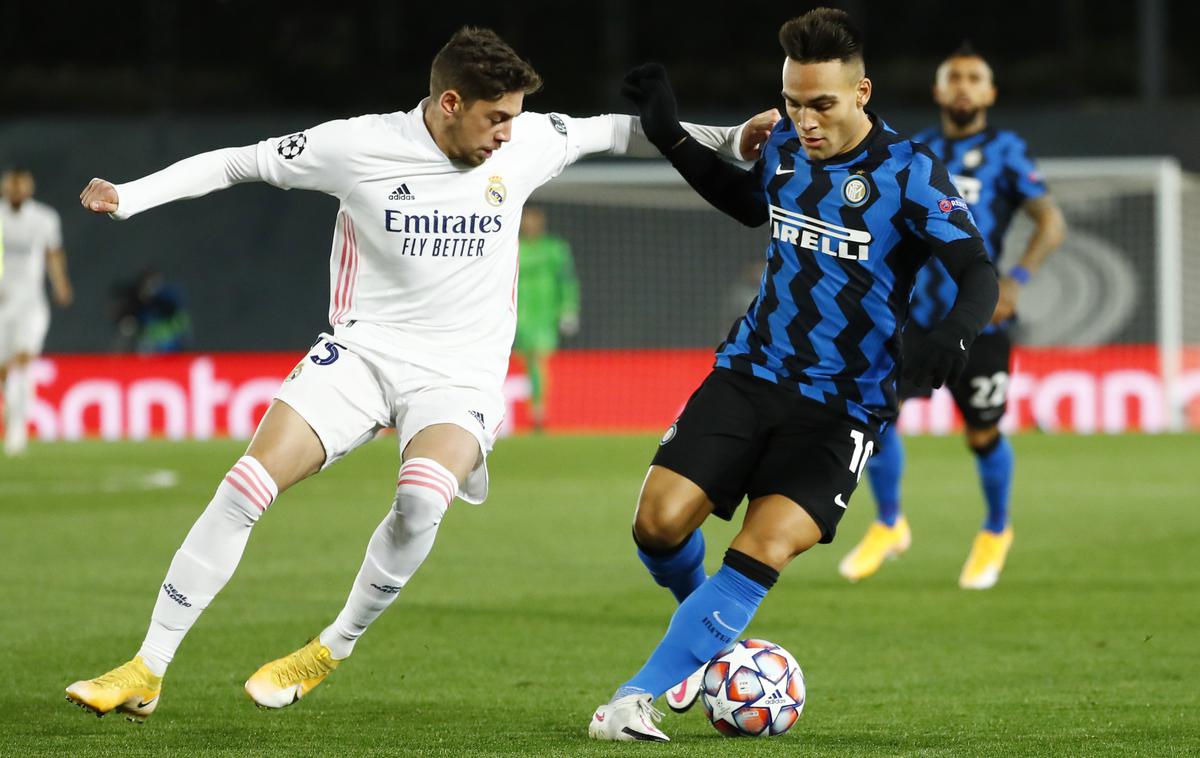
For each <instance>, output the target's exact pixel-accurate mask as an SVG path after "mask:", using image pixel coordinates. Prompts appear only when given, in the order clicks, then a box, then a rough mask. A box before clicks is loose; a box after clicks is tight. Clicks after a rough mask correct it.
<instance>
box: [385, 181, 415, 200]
mask: <svg viewBox="0 0 1200 758" xmlns="http://www.w3.org/2000/svg"><path fill="white" fill-rule="evenodd" d="M416 199H417V196H416V195H414V194H413V193H411V192H409V191H408V184H401V185H400V186H399V187H397V188H396V189H394V190H392V194H390V195H388V200H416Z"/></svg>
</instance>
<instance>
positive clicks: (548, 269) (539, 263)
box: [513, 206, 579, 431]
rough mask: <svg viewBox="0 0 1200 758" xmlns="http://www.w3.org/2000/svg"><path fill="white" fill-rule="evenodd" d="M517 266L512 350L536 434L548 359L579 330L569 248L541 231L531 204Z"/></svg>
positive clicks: (542, 221)
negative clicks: (521, 369) (524, 376)
mask: <svg viewBox="0 0 1200 758" xmlns="http://www.w3.org/2000/svg"><path fill="white" fill-rule="evenodd" d="M520 267H521V268H520V279H519V284H518V285H517V334H516V339H515V341H514V343H513V351H514V352H516V353H517V354H518V355H519V356H520V357H521V360H522V362H524V364H525V370H526V371H527V372H528V374H529V384H530V395H531V398H530V399H531V403H530V406H531V409H532V411H533V427H534V429H536V430H538V431H541V430H542V427H543V426H544V424H545V422H546V391H547V384H548V383H549V381H548V380H549V362H550V356H551V354H553V353H554V351H555V350H556V349H558V339H559V335H562V336H566V337H570V336H572V335H574V334H576V333H577V332H578V331H579V280H578V279H577V278H576V277H575V264H574V262H573V261H572V260H571V246H570V245H568V244H567V241H566V240H564V239H562V238H561V237H556V236H554V235H552V234H547V233H546V214H545V212H544V211H543V210H542V209H541V208H538V207H535V206H526V207H525V212H524V214H523V215H522V216H521V243H520Z"/></svg>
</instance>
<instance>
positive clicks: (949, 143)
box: [838, 46, 1065, 589]
mask: <svg viewBox="0 0 1200 758" xmlns="http://www.w3.org/2000/svg"><path fill="white" fill-rule="evenodd" d="M933 95H934V100H935V101H936V102H937V103H938V105H939V106H940V108H941V124H940V126H939V127H938V128H936V129H927V130H925V131H923V132H921V133H919V134H918V135H916V136H915V137H914V138H913V139H914V141H916V142H920V143H922V144H924V145H926V146H927V147H928V148H929V149H930V150H931V151H933V153H934V154H936V155H937V156H938V157H939V158H941V159H942V160H943V161H944V162H945V164H946V168H947V170H949V171H950V175H951V176H950V178H951V180H953V182H954V184H955V185H956V186H957V188H958V191H959V194H960V195H961V196H962V198H963V199H964V200H966V201H967V204H968V205H969V206H971V213H972V215H973V216H974V218H975V223H976V225H977V226H978V228H979V231H980V233H981V234H982V235H983V239H984V242H985V243H986V244H987V248H988V255H989V256H991V259H992V260H993V261H996V262H998V261H999V259H1000V255H1001V253H1002V252H1003V249H1004V235H1005V234H1006V232H1007V231H1008V227H1009V222H1011V221H1012V219H1013V216H1014V214H1015V213H1016V211H1017V210H1023V211H1025V212H1026V213H1027V214H1028V215H1029V217H1030V219H1031V220H1032V221H1033V227H1034V231H1033V234H1032V235H1031V236H1030V238H1029V242H1028V243H1027V244H1026V246H1025V250H1024V253H1023V254H1022V256H1021V258H1020V260H1019V262H1018V263H1017V264H1016V265H1015V266H1013V267H1012V268H1011V269H1009V270H1008V273H1007V275H1006V276H1005V277H1004V278H1003V279H1002V280H1001V281H1000V301H999V302H998V303H997V305H996V312H995V313H994V314H993V316H992V319H991V323H990V324H989V325H988V326H987V328H985V329H984V331H983V333H982V334H981V335H980V336H979V338H978V339H977V340H976V341H975V344H974V345H972V346H971V354H970V357H969V359H968V361H967V365H966V368H965V369H964V370H963V373H962V376H961V377H960V378H959V380H958V381H957V382H953V383H951V384H950V387H949V389H950V392H951V394H952V395H953V396H954V402H955V404H956V405H957V406H958V409H959V412H960V413H961V414H962V417H963V421H964V423H965V427H966V428H965V434H966V442H967V446H968V447H969V448H970V450H971V452H972V453H974V456H975V463H976V468H977V470H978V474H979V484H980V488H981V489H982V490H983V498H984V502H985V504H986V506H987V513H986V515H985V517H984V522H983V525H982V527H981V528H980V530H979V533H978V534H977V535H976V536H975V540H974V543H973V544H972V546H971V552H970V554H969V555H968V556H967V560H966V563H964V564H963V567H962V571H961V572H960V574H959V578H958V583H959V586H960V587H962V588H963V589H988V588H990V587H992V586H993V585H995V584H996V581H997V580H998V579H999V578H1000V572H1001V570H1002V569H1003V568H1004V562H1005V558H1006V557H1007V555H1008V549H1009V547H1010V546H1011V545H1012V539H1013V531H1012V527H1011V525H1010V523H1009V517H1008V503H1009V491H1010V489H1011V485H1012V477H1013V450H1012V446H1011V445H1010V444H1009V442H1008V439H1007V438H1006V437H1005V436H1004V435H1003V434H1001V433H1000V427H999V423H1000V419H1001V417H1002V416H1003V415H1004V411H1005V408H1006V403H1007V400H1008V385H1009V354H1010V352H1011V348H1012V344H1011V341H1010V339H1009V328H1010V326H1011V325H1012V323H1013V314H1014V310H1015V308H1016V302H1017V296H1018V294H1019V292H1020V289H1021V287H1022V286H1023V285H1024V284H1025V283H1026V282H1028V281H1029V278H1030V276H1032V275H1033V273H1034V272H1036V271H1037V270H1038V268H1039V267H1040V266H1041V264H1042V261H1044V260H1045V258H1046V256H1048V255H1049V254H1050V253H1051V252H1052V251H1053V250H1054V249H1055V248H1056V247H1058V246H1059V245H1060V244H1061V243H1062V239H1063V234H1064V230H1065V224H1064V222H1063V217H1062V213H1061V212H1060V211H1059V209H1058V207H1057V206H1056V205H1055V203H1054V201H1053V200H1052V199H1051V198H1050V196H1049V195H1048V194H1047V190H1046V184H1045V182H1043V181H1042V178H1041V175H1040V174H1039V173H1038V170H1037V166H1036V165H1035V163H1034V161H1033V159H1032V158H1031V157H1030V156H1029V151H1028V150H1027V149H1026V147H1025V141H1024V140H1022V139H1021V138H1020V137H1019V136H1017V135H1016V134H1014V133H1013V132H1011V131H1005V130H1002V129H995V128H993V127H991V126H989V125H988V122H987V111H988V108H990V107H991V106H992V104H993V103H994V102H995V100H996V88H995V85H994V84H993V80H992V70H991V67H990V66H989V65H988V63H987V61H986V60H984V58H983V57H982V56H981V55H979V54H978V53H977V52H975V51H974V50H973V49H971V48H970V47H969V46H963V47H961V48H959V49H958V50H956V51H954V52H953V53H951V54H950V55H949V56H948V57H947V58H946V60H945V61H943V62H942V64H941V65H940V66H939V67H938V71H937V77H936V79H935V83H934V88H933ZM956 291H957V288H956V286H955V283H954V280H953V278H952V277H950V276H949V275H948V274H947V272H946V270H945V268H944V267H943V266H942V265H941V264H940V263H939V262H938V261H937V260H931V261H930V262H929V263H928V264H927V265H926V266H925V267H924V268H922V269H921V271H920V273H918V274H917V281H916V285H915V287H914V288H913V297H912V306H911V310H910V314H909V324H908V327H907V328H906V330H905V337H904V344H905V349H906V351H907V350H911V349H916V348H917V347H918V346H919V345H920V344H921V339H922V338H923V336H924V335H925V334H926V333H927V332H928V331H929V330H930V329H931V328H933V327H934V325H935V324H937V323H938V321H939V320H941V318H942V317H943V316H944V315H945V314H946V312H947V311H948V310H949V309H950V306H951V304H952V303H953V302H954V297H955V293H956ZM932 390H933V388H932V387H931V386H930V385H929V384H919V383H913V382H908V381H905V380H904V379H903V378H902V379H901V381H900V382H899V393H900V399H901V401H903V400H906V399H908V398H911V397H929V396H930V394H931V393H932ZM880 442H881V443H882V444H881V445H880V448H879V449H877V450H876V455H875V456H874V457H873V458H872V459H871V462H870V464H869V465H868V467H867V478H868V480H869V481H870V483H871V489H872V490H873V492H874V494H875V501H876V503H877V507H878V513H877V518H876V519H875V521H874V522H872V524H871V526H870V528H868V530H867V533H866V535H865V536H864V537H863V539H862V541H861V542H859V543H858V545H856V546H855V547H854V549H852V550H851V551H850V552H849V553H848V554H847V555H846V556H845V558H843V559H842V561H841V563H840V564H839V566H838V570H839V571H840V572H841V574H842V576H844V577H846V578H847V579H850V580H851V581H858V580H860V579H865V578H866V577H868V576H871V575H872V574H874V573H875V572H876V571H877V570H879V567H880V566H881V565H882V564H883V562H884V560H886V559H887V558H889V557H894V556H897V555H900V554H901V553H903V552H904V551H906V550H907V549H908V547H909V545H910V544H911V542H912V533H911V531H910V530H909V526H908V521H907V519H905V518H904V516H903V515H902V514H901V512H900V479H901V476H902V475H903V472H904V448H903V445H902V443H901V440H900V435H899V433H898V432H897V431H896V428H895V426H891V427H889V428H888V429H887V430H886V431H885V432H884V434H883V437H882V439H881V440H880Z"/></svg>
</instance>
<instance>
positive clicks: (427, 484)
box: [396, 478, 451, 508]
mask: <svg viewBox="0 0 1200 758" xmlns="http://www.w3.org/2000/svg"><path fill="white" fill-rule="evenodd" d="M404 484H411V485H413V486H414V487H424V488H425V489H428V490H433V491H434V492H436V493H437V494H439V495H441V496H442V497H443V498H446V507H447V508H449V507H450V501H451V498H450V497H449V496H448V495H447V494H446V488H445V487H443V486H441V485H438V484H434V483H433V482H427V481H424V480H421V479H412V478H407V479H401V480H400V481H398V482H396V486H397V487H399V486H401V485H404Z"/></svg>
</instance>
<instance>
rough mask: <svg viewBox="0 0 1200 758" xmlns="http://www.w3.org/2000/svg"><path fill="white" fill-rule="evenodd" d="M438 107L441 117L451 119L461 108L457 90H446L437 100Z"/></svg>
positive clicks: (461, 100)
mask: <svg viewBox="0 0 1200 758" xmlns="http://www.w3.org/2000/svg"><path fill="white" fill-rule="evenodd" d="M438 107H439V108H440V109H441V111H442V115H444V116H446V117H447V118H453V117H454V115H455V114H456V113H458V112H459V111H461V110H462V108H463V98H462V95H460V94H459V93H458V90H452V89H448V90H446V91H445V92H443V93H442V96H441V97H440V98H438Z"/></svg>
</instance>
